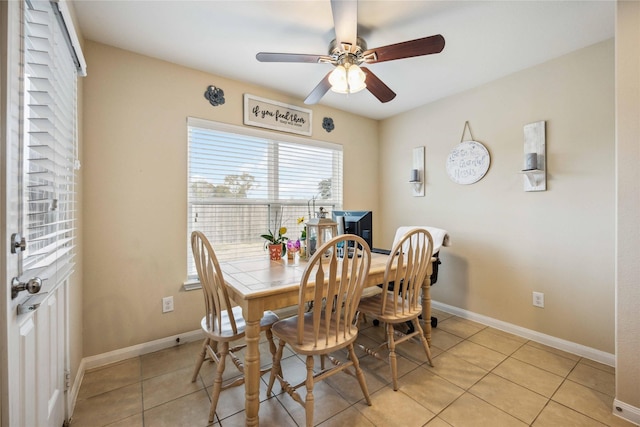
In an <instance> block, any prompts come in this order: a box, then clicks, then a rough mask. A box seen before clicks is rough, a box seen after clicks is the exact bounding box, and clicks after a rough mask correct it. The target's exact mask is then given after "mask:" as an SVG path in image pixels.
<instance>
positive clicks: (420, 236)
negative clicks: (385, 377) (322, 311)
mask: <svg viewBox="0 0 640 427" xmlns="http://www.w3.org/2000/svg"><path fill="white" fill-rule="evenodd" d="M432 251H433V240H432V239H431V234H429V232H428V231H427V230H424V229H413V230H410V231H409V232H407V233H405V234H404V236H403V237H402V238H401V239H399V241H398V242H396V244H395V245H394V246H393V249H391V253H390V255H389V259H388V260H387V266H386V270H385V273H384V282H383V283H382V292H381V293H380V294H378V295H375V296H372V297H369V298H363V299H362V300H361V301H360V305H359V307H358V311H359V313H360V314H366V315H369V316H370V317H372V318H376V319H378V320H379V321H380V322H382V323H384V324H385V327H386V335H387V340H386V341H385V342H384V343H382V344H381V345H380V346H379V347H378V348H376V349H373V350H371V349H367V348H363V349H364V350H365V351H366V352H367V353H368V354H370V355H373V356H375V357H377V358H379V359H383V358H382V357H381V356H380V354H379V350H381V349H383V348H385V347H386V348H388V349H389V356H388V361H389V365H390V367H391V378H392V379H393V390H396V391H397V390H398V367H397V360H396V359H397V356H396V346H397V345H398V344H400V343H403V342H405V341H407V340H409V339H411V338H413V337H418V338H419V339H420V342H421V343H422V347H423V348H424V352H425V354H426V355H427V360H428V361H429V364H430V365H431V366H433V361H432V360H431V350H430V349H429V344H428V343H427V340H426V338H425V337H424V332H423V330H422V328H421V327H420V322H419V321H418V316H420V315H421V314H422V305H421V304H420V300H421V295H420V291H421V289H422V284H423V282H424V281H425V280H427V279H428V278H427V274H428V270H429V264H430V263H431V254H432ZM406 322H411V324H412V325H413V332H410V333H407V334H402V336H400V337H398V338H396V334H395V328H394V325H397V324H401V323H402V324H404V323H406Z"/></svg>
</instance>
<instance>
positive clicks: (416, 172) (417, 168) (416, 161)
mask: <svg viewBox="0 0 640 427" xmlns="http://www.w3.org/2000/svg"><path fill="white" fill-rule="evenodd" d="M409 183H411V184H412V185H413V197H423V196H424V147H416V148H414V149H413V163H412V168H411V176H410V178H409Z"/></svg>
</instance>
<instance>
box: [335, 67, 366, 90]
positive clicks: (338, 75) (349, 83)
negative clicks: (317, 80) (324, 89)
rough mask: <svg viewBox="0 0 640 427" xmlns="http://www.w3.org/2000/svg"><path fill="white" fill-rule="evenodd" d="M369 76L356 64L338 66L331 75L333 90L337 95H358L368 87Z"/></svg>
mask: <svg viewBox="0 0 640 427" xmlns="http://www.w3.org/2000/svg"><path fill="white" fill-rule="evenodd" d="M366 78H367V75H366V74H365V73H364V71H362V70H361V69H360V67H358V66H357V65H356V64H350V63H346V64H345V65H342V64H340V65H338V66H337V67H336V69H335V70H333V72H331V74H330V75H329V83H331V90H332V91H333V92H337V93H356V92H360V91H361V90H363V89H365V88H366V87H367V84H366V83H365V79H366Z"/></svg>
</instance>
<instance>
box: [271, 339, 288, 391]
mask: <svg viewBox="0 0 640 427" xmlns="http://www.w3.org/2000/svg"><path fill="white" fill-rule="evenodd" d="M285 344H286V343H285V342H284V340H280V344H279V345H278V351H277V352H276V354H275V356H273V362H272V364H271V375H269V385H268V386H267V396H270V395H271V390H272V389H273V383H274V382H275V381H276V377H277V376H278V375H280V377H281V378H282V367H281V366H280V360H281V359H282V350H283V349H284V346H285Z"/></svg>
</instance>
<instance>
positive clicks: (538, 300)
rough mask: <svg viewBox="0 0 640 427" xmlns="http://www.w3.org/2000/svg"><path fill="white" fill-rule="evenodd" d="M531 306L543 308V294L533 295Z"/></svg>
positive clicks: (535, 293)
mask: <svg viewBox="0 0 640 427" xmlns="http://www.w3.org/2000/svg"><path fill="white" fill-rule="evenodd" d="M533 305H534V306H535V307H540V308H544V294H543V293H542V292H534V293H533Z"/></svg>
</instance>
